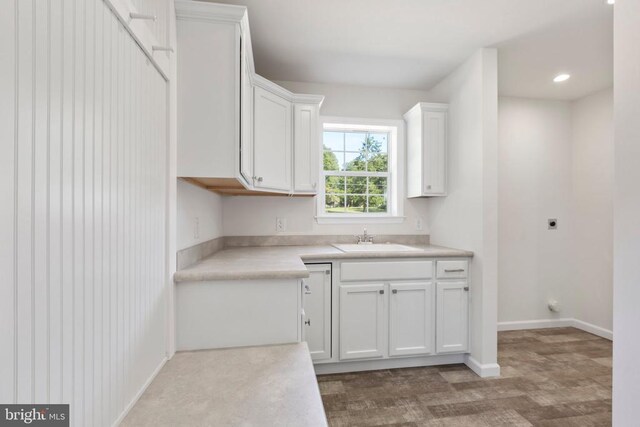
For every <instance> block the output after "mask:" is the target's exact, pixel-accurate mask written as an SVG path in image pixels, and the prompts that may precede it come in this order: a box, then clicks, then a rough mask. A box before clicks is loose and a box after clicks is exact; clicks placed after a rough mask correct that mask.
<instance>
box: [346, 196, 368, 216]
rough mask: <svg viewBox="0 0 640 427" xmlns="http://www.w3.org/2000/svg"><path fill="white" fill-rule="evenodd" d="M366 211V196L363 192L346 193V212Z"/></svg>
mask: <svg viewBox="0 0 640 427" xmlns="http://www.w3.org/2000/svg"><path fill="white" fill-rule="evenodd" d="M366 211H367V196H365V195H364V194H356V195H353V194H348V195H347V212H348V213H365V212H366Z"/></svg>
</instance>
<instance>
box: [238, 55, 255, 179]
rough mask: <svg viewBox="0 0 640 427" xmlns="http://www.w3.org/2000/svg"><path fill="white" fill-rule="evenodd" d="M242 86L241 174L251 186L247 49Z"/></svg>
mask: <svg viewBox="0 0 640 427" xmlns="http://www.w3.org/2000/svg"><path fill="white" fill-rule="evenodd" d="M241 65H242V66H241V69H242V75H241V84H240V103H241V108H242V109H241V112H240V173H241V174H242V177H243V178H244V179H245V181H247V183H248V184H249V185H253V179H252V176H253V87H252V85H251V78H250V77H249V76H250V74H251V70H250V69H249V64H248V63H247V61H246V49H243V52H242V64H241Z"/></svg>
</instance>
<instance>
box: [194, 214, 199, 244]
mask: <svg viewBox="0 0 640 427" xmlns="http://www.w3.org/2000/svg"><path fill="white" fill-rule="evenodd" d="M193 238H194V239H199V238H200V218H198V217H195V218H194V220H193Z"/></svg>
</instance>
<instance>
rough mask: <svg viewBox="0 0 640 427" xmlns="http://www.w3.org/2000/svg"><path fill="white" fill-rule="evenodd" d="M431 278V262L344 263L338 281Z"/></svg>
mask: <svg viewBox="0 0 640 427" xmlns="http://www.w3.org/2000/svg"><path fill="white" fill-rule="evenodd" d="M432 277H433V261H396V262H393V261H392V262H345V263H342V267H341V272H340V279H341V280H342V281H343V282H348V281H356V280H374V281H381V280H413V279H430V278H432Z"/></svg>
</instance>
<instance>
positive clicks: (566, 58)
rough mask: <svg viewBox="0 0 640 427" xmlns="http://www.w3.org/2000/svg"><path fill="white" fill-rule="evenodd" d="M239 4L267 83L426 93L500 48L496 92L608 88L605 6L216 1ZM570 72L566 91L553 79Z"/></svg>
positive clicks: (511, 1)
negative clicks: (478, 53)
mask: <svg viewBox="0 0 640 427" xmlns="http://www.w3.org/2000/svg"><path fill="white" fill-rule="evenodd" d="M216 1H217V2H222V3H232V4H242V5H246V6H247V7H248V9H249V22H250V25H251V33H252V34H251V36H252V42H253V49H254V58H255V64H256V70H257V72H258V73H259V74H261V75H263V76H264V77H267V78H269V79H272V80H288V81H300V82H319V83H337V84H351V85H363V86H373V87H390V88H405V89H429V88H431V87H432V86H433V85H434V84H436V83H437V82H439V81H440V80H441V79H442V78H443V77H444V76H446V75H447V74H448V73H449V72H451V71H452V70H453V69H455V68H456V67H457V66H458V65H459V64H461V63H462V62H463V61H464V60H465V59H466V58H468V57H469V56H470V55H471V54H472V52H473V51H474V50H476V49H478V48H480V47H498V48H499V58H500V60H499V61H500V66H499V72H500V76H499V79H500V85H499V86H500V93H501V94H502V95H511V96H527V97H537V98H555V99H575V98H579V97H581V96H584V95H586V94H588V93H591V92H594V91H597V90H599V89H604V88H606V87H609V86H611V85H612V83H613V13H612V6H609V5H607V4H606V1H605V0H216ZM560 72H566V73H569V74H571V75H572V78H571V79H570V80H569V81H567V82H565V83H563V84H562V85H558V84H553V83H552V82H551V80H552V78H553V77H554V76H555V75H556V74H558V73H560Z"/></svg>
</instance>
